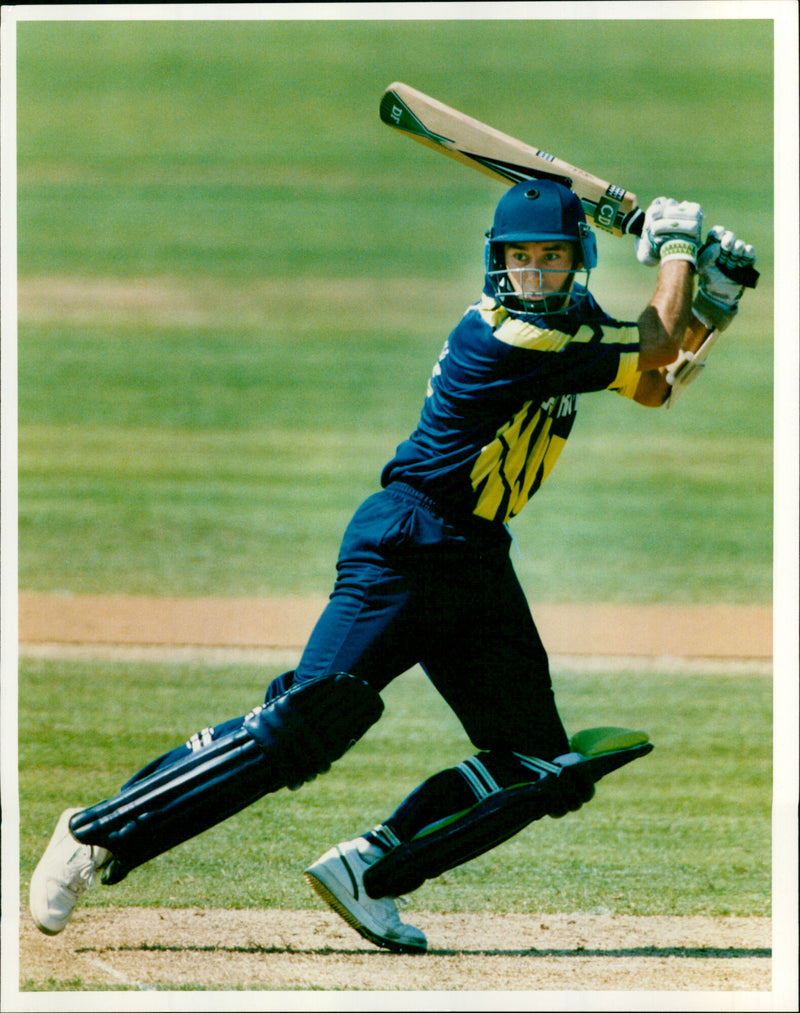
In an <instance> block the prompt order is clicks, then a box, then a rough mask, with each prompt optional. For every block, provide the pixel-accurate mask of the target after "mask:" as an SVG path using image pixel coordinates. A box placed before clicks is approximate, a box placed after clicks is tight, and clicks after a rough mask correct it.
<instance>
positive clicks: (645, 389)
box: [634, 313, 711, 408]
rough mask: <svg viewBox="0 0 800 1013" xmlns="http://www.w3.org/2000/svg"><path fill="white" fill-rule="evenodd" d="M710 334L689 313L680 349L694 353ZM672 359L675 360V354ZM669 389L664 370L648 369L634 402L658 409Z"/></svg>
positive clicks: (640, 382)
mask: <svg viewBox="0 0 800 1013" xmlns="http://www.w3.org/2000/svg"><path fill="white" fill-rule="evenodd" d="M710 333H711V331H710V330H709V329H708V327H706V325H705V324H704V323H702V322H701V321H700V320H698V319H697V317H696V316H695V315H694V314H693V313H690V314H689V323H688V326H687V327H686V330H685V331H684V335H683V340H682V341H681V343H680V347H681V348H682V349H685V350H686V351H687V352H696V351H697V349H698V348H699V347H700V346H701V345H702V343H703V342H704V341H705V339H706V338H707V337H708V335H709V334H710ZM674 358H677V353H676V355H675V357H674ZM673 361H674V360H673ZM671 389H672V388H671V386H670V384H669V383H667V370H666V368H664V367H662V368H661V369H649V370H646V371H645V372H643V373H642V375H641V378H640V380H639V385H638V387H637V388H636V393H635V394H634V401H636V402H638V403H639V404H641V405H645V406H646V407H648V408H658V407H660V406H661V405H662V404H664V402H665V401H666V400H667V398H668V397H669V395H670V390H671Z"/></svg>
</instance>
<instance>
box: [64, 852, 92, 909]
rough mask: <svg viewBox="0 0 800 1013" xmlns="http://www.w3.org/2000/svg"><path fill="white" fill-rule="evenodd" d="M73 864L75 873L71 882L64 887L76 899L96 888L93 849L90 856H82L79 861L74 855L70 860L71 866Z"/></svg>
mask: <svg viewBox="0 0 800 1013" xmlns="http://www.w3.org/2000/svg"><path fill="white" fill-rule="evenodd" d="M73 862H75V868H74V871H73V873H72V875H71V877H70V880H69V882H68V883H65V884H64V886H65V887H66V889H67V890H69V891H70V893H72V894H74V895H75V896H76V897H80V895H81V894H82V893H83V892H84V891H85V890H89V889H91V887H93V886H94V879H95V864H94V859H93V851H92V849H91V848H89V854H88V856H83V855H81V857H80V859H78V860H77V861H75V856H74V855H73V857H72V858H71V859H70V864H72V863H73Z"/></svg>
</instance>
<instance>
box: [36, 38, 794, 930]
mask: <svg viewBox="0 0 800 1013" xmlns="http://www.w3.org/2000/svg"><path fill="white" fill-rule="evenodd" d="M17 33H18V68H17V86H18V103H19V104H18V113H19V129H18V156H19V176H18V225H19V247H18V253H19V282H20V319H19V335H18V355H19V383H18V393H19V443H18V446H19V584H20V587H21V588H22V589H24V590H36V591H52V592H55V591H70V592H93V593H147V594H154V595H160V594H161V595H207V594H222V595H231V596H235V595H257V594H284V593H315V594H318V593H326V592H327V591H328V590H329V586H330V583H331V580H332V576H333V562H334V559H335V554H336V550H337V546H338V541H339V538H340V536H341V533H342V530H343V527H344V524H345V523H346V521H347V519H348V517H349V515H350V513H351V512H352V510H353V509H354V508H355V507H356V506H357V504H358V503H359V502H360V501H361V499H362V498H363V497H364V496H365V495H367V494H368V493H370V492H372V491H373V490H374V489H375V488H377V481H378V475H379V470H380V467H381V466H382V464H383V463H384V462H385V460H386V459H387V458H388V457H389V456H390V455H391V453H392V451H393V450H394V447H395V446H396V444H397V443H398V442H400V441H401V440H402V439H404V438H405V437H406V435H407V434H408V432H409V431H410V430H411V429H412V428H413V426H414V424H415V422H416V417H417V413H418V411H419V407H420V404H421V400H422V398H423V396H424V391H425V384H426V381H427V378H428V374H429V371H430V369H431V367H432V365H433V363H434V361H435V359H436V357H437V355H438V352H439V350H440V347H441V345H442V342H443V340H444V338H445V336H446V334H447V332H448V331H449V329H450V328H451V327H452V326H453V325H454V324H455V322H456V321H457V320H458V318H459V316H460V315H461V313H462V311H463V309H464V308H465V307H466V305H468V304H469V303H470V302H471V301H472V300H473V299H474V298H475V297H476V296H477V294H478V292H479V290H480V287H481V284H482V245H483V236H484V232H485V230H486V229H487V227H488V226H489V224H490V221H491V215H492V211H493V207H494V204H495V203H496V201H497V199H498V198H499V196H500V193H501V192H502V191H501V188H500V187H499V185H498V184H495V183H493V182H492V181H491V180H488V179H486V178H485V177H483V176H481V175H479V174H477V173H472V172H470V171H469V170H467V169H466V168H463V167H461V166H459V165H457V164H456V163H453V162H450V161H449V160H446V159H443V158H441V157H439V156H437V155H435V154H434V153H433V152H431V151H428V150H426V149H424V148H422V147H420V146H418V145H413V144H411V143H410V142H409V141H408V140H406V139H405V138H402V137H400V136H399V135H397V134H394V133H393V132H391V131H390V130H388V129H387V128H386V127H385V126H383V125H382V124H381V123H380V122H379V120H378V102H379V99H380V95H381V93H382V91H383V89H384V88H385V86H386V85H388V84H389V83H390V82H391V81H393V80H396V79H399V80H404V81H406V82H408V83H409V84H411V85H413V86H415V87H417V88H420V89H421V90H423V91H426V92H428V93H430V94H433V95H435V96H437V97H440V98H441V99H442V100H443V101H445V102H447V103H448V104H451V105H454V106H457V107H459V108H461V109H463V110H464V111H465V112H468V113H470V114H471V115H473V116H476V117H477V118H479V119H483V120H485V121H486V122H489V123H491V124H493V125H495V126H496V127H498V128H499V129H501V130H504V131H505V132H507V133H510V134H514V135H517V136H519V137H522V138H524V139H526V140H528V141H530V142H531V143H533V144H536V145H541V146H542V147H544V148H547V149H548V150H550V151H552V152H554V153H557V154H559V155H560V156H562V157H564V158H565V159H567V160H568V161H571V162H573V163H576V164H579V165H585V166H587V167H591V168H592V169H593V170H594V171H595V172H597V173H598V174H599V175H601V176H604V177H606V178H608V179H611V180H613V181H614V182H617V183H620V184H623V185H625V186H627V187H628V188H630V189H633V190H635V191H636V192H637V193H638V194H639V198H640V201H641V202H642V203H643V204H646V203H647V202H649V200H650V199H652V198H653V197H655V196H658V195H659V194H660V193H665V194H668V195H674V196H676V197H678V198H680V199H693V200H699V201H700V202H701V203H702V204H703V206H704V208H705V209H706V213H707V224H708V225H713V224H716V223H717V222H722V223H723V224H725V225H727V226H729V227H731V228H733V229H734V230H735V231H736V232H737V233H739V234H741V235H743V236H744V237H745V238H747V240H748V241H751V242H753V243H754V244H755V246H756V247H757V249H758V251H759V265H758V266H759V269H760V271H761V281H760V284H759V286H758V288H757V289H756V290H755V291H754V292H749V293H748V294H747V296H746V298H745V300H744V301H743V306H742V310H741V314H740V318H739V319H738V320H737V321H736V322H735V324H734V325H733V326H732V327H731V329H730V332H729V333H727V334H726V335H725V336H724V337H723V339H722V340H721V341H720V343H719V345H718V347H717V350H716V351H715V352H714V355H713V357H712V359H711V360H710V363H709V366H708V369H707V375H706V376H704V377H703V378H702V379H701V380H700V381H698V382H697V383H696V384H695V385H694V386H693V387H692V388H691V389H690V390H689V391H687V392H686V393H685V395H684V397H683V399H682V400H681V401H680V402H679V403H678V404H677V406H676V407H675V408H674V410H670V411H669V412H663V411H659V412H655V411H645V410H642V409H639V408H638V407H637V406H635V405H632V404H628V403H623V402H622V400H621V399H619V398H616V397H613V396H610V395H592V396H587V397H585V398H584V399H583V402H582V409H581V412H580V413H579V419H578V423H577V425H576V430H575V433H574V435H573V437H572V439H571V440H570V445H569V446H568V448H567V449H566V451H565V453H564V455H563V458H562V461H561V462H560V464H559V467H558V469H556V472H555V474H554V476H553V477H552V478H551V479H550V480H549V482H548V483H547V484H546V485H545V487H544V488H543V489H542V491H541V493H540V494H539V495H538V496H537V497H536V501H535V502H534V503H532V504H531V505H530V506H529V508H528V510H526V512H525V514H524V515H523V516H522V517H521V518H519V520H518V521H517V522H516V523H515V526H514V532H515V536H516V539H517V542H518V545H519V548H520V560H519V564H518V570H519V573H520V576H521V579H522V581H523V584H524V585H525V587H526V589H527V590H528V592H529V593H530V595H531V597H532V598H547V599H548V600H552V601H581V600H583V601H592V600H599V601H614V600H617V601H622V602H631V601H635V602H658V603H664V602H678V603H682V604H685V603H687V602H697V603H718V602H733V603H749V604H769V603H770V601H771V594H772V548H773V546H772V508H773V504H772V477H773V475H772V446H773V444H772V436H773V433H772V410H773V398H772V370H773V363H774V355H773V351H774V350H773V327H772V311H773V306H772V298H773V268H772V235H773V224H772V223H773V193H772V177H773V164H772V158H773V156H772V139H771V128H772V77H771V73H770V67H771V59H772V34H771V33H772V24H771V22H770V21H769V20H767V19H764V20H757V21H738V20H735V19H734V20H719V21H693V22H647V21H635V20H634V21H629V22H611V21H604V20H588V21H585V22H580V21H576V22H559V21H552V22H535V21H524V22H521V23H514V22H510V21H486V22H481V21H464V22H460V21H452V22H450V21H448V22H425V21H418V22H415V21H408V22H395V21H374V22H361V21H352V22H349V21H348V22H330V21H319V22H302V21H300V22H280V21H277V22H276V21H262V22H253V23H243V22H164V23H146V22H105V23H104V22H83V23H71V22H50V23H48V22H41V23H34V22H31V23H20V24H19V25H18V26H17ZM665 36H672V37H674V39H675V44H673V45H667V46H664V45H662V42H663V40H664V37H665ZM664 53H669V56H668V57H666V56H663V55H662V54H664ZM732 83H733V84H732ZM733 85H735V86H733ZM745 138H746V142H747V143H743V139H745ZM599 245H600V266H599V267H598V269H597V271H596V272H595V273H594V275H593V278H592V288H593V290H594V291H595V292H596V293H597V294H598V296H599V298H600V301H601V303H603V304H604V306H605V307H606V308H607V309H608V310H609V311H611V312H613V313H616V314H618V315H620V316H623V317H631V316H635V315H638V312H639V310H640V309H641V308H642V307H643V305H644V303H645V301H646V300H647V298H648V297H649V294H650V290H651V287H652V285H653V280H654V276H653V274H652V273H651V272H648V271H647V270H646V269H644V268H642V267H641V266H640V265H638V264H637V263H636V261H635V258H634V254H633V244H632V241H627V240H626V241H621V240H617V239H614V238H612V237H610V236H607V235H603V234H600V236H599ZM272 674H275V673H271V672H264V671H260V670H259V671H256V670H253V669H249V668H237V669H230V670H222V669H219V668H214V667H211V666H203V665H195V666H184V665H174V666H160V665H150V666H142V665H122V664H114V663H111V662H108V663H101V662H93V663H82V664H75V663H67V662H39V661H33V660H29V659H23V662H22V665H21V672H20V679H19V699H20V726H19V735H20V803H21V819H22V826H21V869H22V872H21V875H22V881H23V882H22V886H23V892H24V890H25V889H26V887H27V878H28V877H29V875H30V872H31V870H32V868H33V864H34V861H35V856H36V854H37V853H38V851H39V850H40V848H41V845H42V843H43V842H44V841H46V839H47V836H48V835H49V833H50V828H51V824H52V822H53V821H54V819H55V817H56V816H57V815H58V812H59V811H60V809H61V808H62V807H63V806H65V805H67V804H70V803H72V802H77V803H79V804H80V803H86V804H88V803H89V802H91V801H94V800H95V798H96V796H97V795H98V794H100V795H102V794H105V793H110V792H113V791H114V790H115V788H116V787H117V786H118V784H119V782H120V781H121V780H122V779H123V778H125V777H127V776H128V775H129V774H130V773H131V772H132V771H133V770H135V769H136V768H137V767H138V766H140V765H141V763H143V762H144V761H146V760H147V759H149V758H150V757H151V756H152V755H155V754H156V753H158V752H161V751H163V750H165V749H167V748H169V747H170V746H172V745H173V744H175V743H176V742H179V741H182V740H183V739H184V738H185V737H186V736H188V734H190V733H191V732H193V731H194V730H195V729H196V728H197V727H201V726H202V725H203V724H206V723H208V722H209V721H214V720H219V719H221V718H225V717H228V716H231V715H232V714H234V713H242V712H243V711H244V710H247V709H249V708H250V707H251V706H252V705H253V703H254V702H255V701H256V700H258V699H259V698H260V695H261V693H262V691H263V685H264V683H265V681H266V679H267V678H268V677H269V676H270V675H272ZM557 688H558V693H559V699H560V700H562V710H563V712H564V714H565V720H567V723H568V726H569V727H570V730H572V731H574V730H576V729H577V728H578V727H583V726H586V725H594V724H603V723H610V724H617V723H620V724H630V725H632V726H635V727H645V728H646V729H647V730H648V731H649V732H650V734H651V735H652V737H653V740H654V741H655V742H656V743H657V744H658V749H657V751H656V752H654V753H653V754H652V756H650V757H647V758H645V759H644V760H642V761H640V762H639V763H637V764H635V765H634V766H633V767H631V768H630V769H629V770H627V771H625V772H623V773H620V774H618V775H616V776H612V777H610V778H609V779H608V782H607V784H605V783H604V784H603V785H602V786H601V787H600V789H599V790H598V798H597V800H596V801H595V802H593V803H592V804H591V806H588V807H587V808H586V810H585V812H584V813H583V814H581V815H579V816H577V817H574V818H570V819H568V820H563V821H544V822H543V823H541V824H538V825H537V827H536V828H535V830H534V831H531V832H530V833H527V834H525V835H522V836H521V837H520V838H519V839H517V840H515V841H513V842H511V843H509V844H508V845H507V846H505V847H504V849H503V851H502V852H501V853H500V852H498V854H497V856H496V857H487V858H486V859H481V860H479V861H478V862H476V863H474V864H473V865H470V866H467V867H464V868H463V869H462V870H459V871H458V872H456V873H453V874H452V875H448V876H447V877H444V878H443V879H442V880H441V881H438V882H436V883H434V884H430V885H428V886H426V887H425V888H424V891H423V892H422V893H421V895H420V901H419V903H420V904H421V905H423V906H429V907H431V908H433V909H440V910H448V909H456V908H462V909H469V910H480V909H482V908H483V907H484V906H488V907H490V908H492V909H496V910H509V911H511V910H516V911H529V910H592V909H595V908H597V907H598V906H602V907H605V908H608V909H609V910H613V911H624V912H632V913H640V914H647V913H671V914H696V913H702V914H714V915H722V914H743V915H744V914H747V915H750V914H752V915H759V914H761V915H763V914H765V913H767V912H768V911H769V905H770V791H771V731H770V727H771V726H770V717H771V683H770V680H768V679H766V678H763V677H757V676H754V677H749V676H738V677H735V678H734V677H726V675H725V673H724V671H720V673H719V674H718V675H715V676H702V677H700V676H697V677H694V678H692V677H689V676H678V675H669V674H663V675H659V676H658V677H654V678H653V679H652V680H651V679H648V678H646V677H641V676H637V675H636V673H634V672H626V671H622V672H620V673H619V674H618V675H615V676H614V677H613V678H612V677H607V676H602V677H601V676H598V675H590V674H586V675H585V676H578V675H569V676H564V677H562V678H560V679H559V682H558V687H557ZM427 692H428V690H427V688H426V687H425V686H424V684H422V685H420V683H419V682H418V680H417V677H416V676H415V675H412V676H410V677H409V679H408V681H407V683H402V682H401V683H399V684H397V685H395V686H392V687H391V688H390V690H389V693H388V696H387V700H388V701H389V702H390V709H389V714H388V715H387V718H386V719H385V721H384V722H382V724H381V725H380V726H379V727H378V728H377V729H375V730H374V731H373V733H371V734H370V736H369V737H368V738H367V739H366V740H365V741H363V742H362V743H360V744H359V745H358V746H357V747H356V748H355V749H354V750H353V752H352V753H351V754H348V757H346V758H345V760H343V761H342V764H341V766H340V769H339V771H338V772H337V773H334V774H332V775H331V776H330V777H328V778H325V779H320V781H318V782H316V783H315V784H314V785H311V786H309V787H308V788H307V789H304V790H303V791H302V792H299V793H297V794H296V795H291V796H289V797H288V798H285V797H283V796H281V797H280V798H279V797H275V798H274V799H270V800H267V801H266V802H265V803H264V804H263V806H259V807H255V808H254V809H253V810H249V811H247V812H246V813H243V814H241V816H239V817H237V818H236V820H235V821H231V823H230V825H225V826H223V827H219V828H216V829H215V830H214V831H212V832H210V833H209V834H208V835H207V836H206V837H205V838H203V840H202V842H201V841H194V842H191V843H190V844H189V845H187V846H186V847H185V848H182V849H179V850H176V851H175V852H173V853H171V854H169V855H166V856H163V858H161V859H159V860H158V861H157V862H156V863H153V865H152V866H151V867H146V868H144V869H142V870H140V872H139V873H137V874H136V875H135V877H131V880H130V882H126V883H124V884H121V885H120V887H118V888H117V889H115V890H114V891H107V892H104V891H97V892H96V893H95V894H93V895H92V897H91V902H92V903H99V904H103V903H111V902H113V903H124V904H138V903H144V904H148V905H158V904H172V905H184V904H187V905H189V904H194V903H198V904H201V903H208V904H212V905H214V904H216V905H221V906H247V905H254V904H255V905H263V904H271V905H273V904H274V905H280V904H288V905H292V906H298V907H300V906H306V905H308V904H309V896H308V895H307V892H306V889H305V887H304V885H303V883H302V878H301V877H300V876H299V872H300V871H301V869H302V866H303V863H304V862H306V861H308V860H309V859H312V858H314V857H316V854H317V853H318V852H319V851H320V850H322V849H324V848H326V847H328V846H329V844H331V843H333V842H334V841H335V840H337V839H339V838H340V837H341V836H342V835H349V834H351V833H352V832H354V831H358V830H361V829H362V828H363V827H364V826H367V825H369V823H370V821H374V820H376V819H378V818H381V817H382V816H385V815H387V810H388V809H390V808H391V807H393V806H394V804H395V803H396V802H397V801H399V800H400V798H401V797H402V796H403V795H404V794H405V793H406V792H407V790H408V789H409V788H410V787H411V786H413V784H415V783H416V782H417V781H418V780H420V779H421V778H422V777H424V776H426V775H427V774H428V773H431V772H432V771H433V770H435V769H438V768H440V767H442V766H445V765H448V764H449V763H451V762H458V761H459V760H461V759H463V757H464V756H465V755H467V753H468V751H469V746H468V744H467V743H466V742H465V741H464V740H463V736H462V734H461V732H460V730H459V729H458V727H457V726H455V725H454V724H453V721H452V719H451V717H450V716H449V714H448V713H447V712H446V711H445V710H444V709H443V707H441V706H440V705H439V703H438V701H437V698H435V697H434V696H433V695H432V694H431V697H430V700H428V698H427V696H425V694H426V693H427ZM420 693H422V694H423V695H424V699H425V700H426V704H427V705H426V707H425V708H420V707H419V705H418V694H420ZM42 714H48V715H50V718H49V720H48V721H46V722H44V721H42V720H41V715H42ZM432 744H435V746H434V745H432ZM265 827H266V833H265ZM254 870H262V871H261V873H260V874H258V875H256V877H255V879H254ZM520 882H524V883H525V888H524V889H523V890H520V888H519V883H520Z"/></svg>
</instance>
